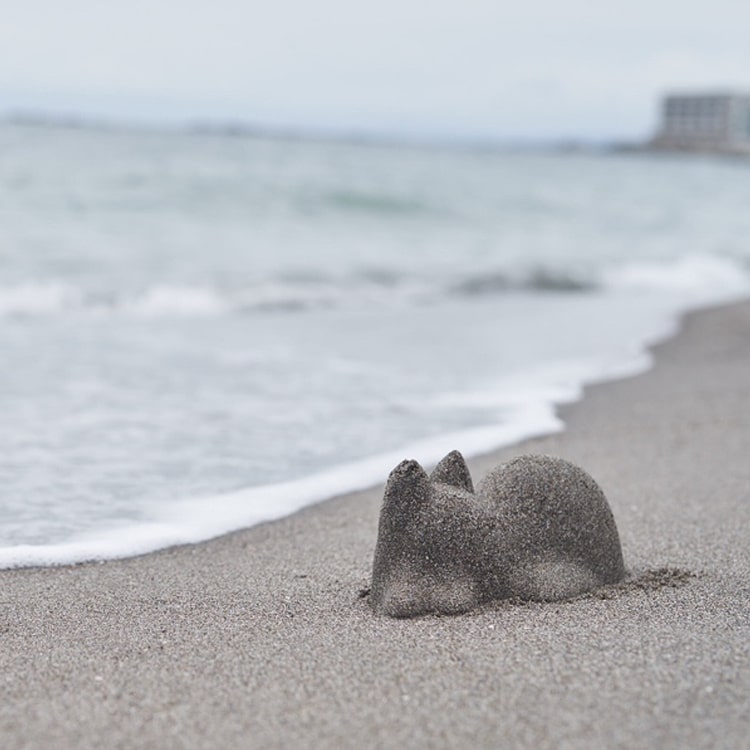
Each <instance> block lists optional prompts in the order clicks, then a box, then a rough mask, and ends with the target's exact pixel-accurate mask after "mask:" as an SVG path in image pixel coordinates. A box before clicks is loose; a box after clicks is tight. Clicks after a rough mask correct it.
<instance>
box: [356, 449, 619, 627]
mask: <svg viewBox="0 0 750 750" xmlns="http://www.w3.org/2000/svg"><path fill="white" fill-rule="evenodd" d="M624 575H625V567H624V564H623V558H622V550H621V548H620V539H619V536H618V533H617V527H616V525H615V521H614V517H613V516H612V511H611V510H610V507H609V504H608V502H607V499H606V498H605V496H604V493H603V492H602V490H601V489H600V488H599V486H598V485H597V484H596V482H595V481H594V480H593V479H592V478H591V477H590V476H589V475H588V474H587V473H586V472H585V471H584V470H583V469H581V468H579V467H578V466H575V465H574V464H572V463H570V462H568V461H565V460H563V459H561V458H553V457H550V456H521V457H519V458H516V459H513V460H511V461H509V462H508V463H506V464H503V465H501V466H499V467H497V468H496V469H494V470H492V471H491V472H490V473H489V474H488V475H487V476H486V477H485V478H484V479H483V480H482V481H481V482H480V484H479V485H478V486H477V489H476V491H474V487H473V484H472V480H471V476H470V474H469V470H468V468H467V466H466V463H465V462H464V460H463V457H462V456H461V454H460V453H459V452H458V451H453V452H452V453H449V454H448V455H447V456H446V457H445V458H444V459H443V460H442V461H441V462H440V463H439V464H438V465H437V466H436V467H435V469H434V471H433V472H432V474H430V475H429V476H428V475H427V473H426V472H425V471H424V469H423V468H422V467H421V466H420V465H419V464H418V463H417V462H416V461H403V462H401V463H400V464H399V465H398V466H397V467H396V468H395V469H394V470H393V471H392V472H391V474H390V477H389V478H388V483H387V485H386V490H385V497H384V499H383V507H382V510H381V513H380V524H379V529H378V540H377V545H376V548H375V559H374V562H373V571H372V587H371V590H370V602H371V606H372V607H373V609H374V610H375V611H376V612H378V613H381V614H385V615H390V616H392V617H412V616H416V615H422V614H427V613H442V614H456V613H460V612H466V611H468V610H470V609H473V608H475V607H477V606H478V605H480V604H482V603H483V602H487V601H490V600H493V599H506V598H519V599H526V600H539V601H554V600H559V599H567V598H570V597H573V596H577V595H578V594H581V593H584V592H586V591H589V590H591V589H594V588H597V587H599V586H602V585H604V584H608V583H614V582H616V581H619V580H620V579H622V578H623V577H624Z"/></svg>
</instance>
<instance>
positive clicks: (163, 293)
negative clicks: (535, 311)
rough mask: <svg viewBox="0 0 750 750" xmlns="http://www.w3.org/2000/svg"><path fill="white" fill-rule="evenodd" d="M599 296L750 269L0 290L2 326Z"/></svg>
mask: <svg viewBox="0 0 750 750" xmlns="http://www.w3.org/2000/svg"><path fill="white" fill-rule="evenodd" d="M597 290H598V291H602V290H603V291H605V292H611V291H639V290H642V291H648V292H654V291H659V290H663V291H664V292H677V293H685V294H690V295H695V296H696V297H697V298H698V299H699V300H700V299H701V298H702V296H703V295H704V294H705V295H708V296H712V297H713V296H717V295H718V296H719V297H724V296H733V295H736V294H744V293H747V292H748V291H750V268H749V267H748V266H747V264H745V263H742V262H741V261H739V260H735V259H732V258H723V257H717V256H707V255H706V256H701V255H695V256H686V257H682V258H679V259H677V260H664V261H648V262H643V261H634V262H632V263H625V264H620V265H616V266H613V267H610V268H606V269H604V270H603V271H600V272H599V273H594V272H591V271H588V272H586V271H581V272H573V271H569V270H567V269H555V268H550V267H533V268H530V269H526V270H517V269H514V270H499V271H487V272H484V273H475V274H466V275H464V276H463V277H461V276H458V278H453V279H451V280H446V279H442V278H429V277H425V278H419V277H416V276H414V275H408V274H406V275H405V274H402V273H400V272H398V271H397V270H395V269H367V270H363V271H361V272H358V273H355V274H352V275H349V276H344V277H338V278H334V277H323V276H316V277H310V276H305V275H304V274H299V275H290V274H287V275H285V276H283V277H279V278H276V279H271V280H268V281H265V282H262V283H258V284H255V285H253V286H248V287H244V288H221V287H214V286H209V285H182V284H167V283H163V284H154V285H152V286H150V287H148V288H146V289H144V290H143V291H141V292H138V293H129V294H123V293H120V295H119V296H118V295H116V294H114V293H109V292H105V291H102V290H95V291H87V290H84V289H82V288H77V287H74V286H72V285H70V284H67V283H64V282H61V281H56V280H52V281H45V282H39V283H31V282H29V283H23V284H18V285H16V286H4V287H0V318H8V317H47V316H55V315H60V314H66V313H90V314H101V315H117V316H123V317H131V318H185V317H198V318H205V317H221V316H226V315H233V314H247V313H253V312H262V311H271V310H281V311H301V310H302V311H303V310H309V309H314V308H325V307H336V308H338V307H346V306H361V305H368V304H371V305H372V304H377V305H382V304H391V303H395V304H404V303H407V304H425V303H430V302H434V301H437V300H440V299H444V298H445V297H451V296H459V297H464V298H465V297H486V296H494V295H502V294H508V293H518V292H533V293H539V294H545V293H549V294H559V293H568V294H584V293H590V292H592V291H597Z"/></svg>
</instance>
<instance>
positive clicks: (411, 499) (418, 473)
mask: <svg viewBox="0 0 750 750" xmlns="http://www.w3.org/2000/svg"><path fill="white" fill-rule="evenodd" d="M429 501H430V480H429V478H428V476H427V472H426V471H425V470H424V469H423V468H422V467H421V466H420V465H419V463H418V462H417V461H402V462H401V463H400V464H399V465H398V466H397V467H396V468H395V469H394V470H393V471H392V472H391V474H390V476H389V477H388V483H387V484H386V486H385V496H384V497H383V509H382V512H381V520H383V521H385V522H386V525H387V526H391V527H393V526H395V527H403V526H405V525H406V524H407V523H408V522H409V521H410V520H411V519H413V518H414V516H416V515H417V514H418V513H419V511H420V510H421V509H422V508H423V507H425V506H426V505H427V503H429Z"/></svg>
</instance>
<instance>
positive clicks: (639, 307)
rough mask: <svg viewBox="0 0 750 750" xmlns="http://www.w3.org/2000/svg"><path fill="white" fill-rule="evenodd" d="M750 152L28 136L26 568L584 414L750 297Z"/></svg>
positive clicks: (20, 177) (17, 484) (377, 475)
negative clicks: (559, 409) (656, 355)
mask: <svg viewBox="0 0 750 750" xmlns="http://www.w3.org/2000/svg"><path fill="white" fill-rule="evenodd" d="M748 206H750V162H742V161H739V162H735V161H729V160H724V161H722V160H717V159H708V158H695V157H693V158H686V157H658V158H657V157H653V156H651V157H646V156H637V155H615V154H598V155H597V154H588V155H587V154H558V153H510V152H503V151H500V150H488V149H469V148H467V149H457V148H453V149H451V148H445V149H440V148H435V147H430V148H427V147H421V148H420V147H406V146H395V145H373V144H351V143H335V142H312V141H302V140H299V141H294V140H283V139H277V140H274V139H264V138H257V137H247V136H245V137H236V136H228V135H221V134H205V133H203V134H201V133H189V132H184V133H159V132H132V131H131V132H129V131H127V130H95V129H74V128H71V129H65V128H55V127H30V126H20V125H10V124H6V125H1V126H0V356H1V357H2V367H1V368H0V566H4V567H8V566H23V565H39V564H42V565H44V564H55V563H63V562H72V561H81V560H88V559H107V558H113V557H119V556H127V555H132V554H136V553H140V552H145V551H148V550H153V549H157V548H159V547H164V546H168V545H171V544H175V543H181V542H188V541H197V540H200V539H205V538H208V537H211V536H214V535H217V534H220V533H223V532H226V531H230V530H233V529H236V528H241V527H244V526H248V525H251V524H253V523H257V522H260V521H263V520H268V519H272V518H277V517H279V516H282V515H284V514H287V513H290V512H292V511H294V510H296V509H297V508H299V507H301V506H302V505H305V504H307V503H311V502H315V501H319V500H321V499H324V498H326V497H329V496H331V495H333V494H336V493H340V492H344V491H347V490H351V489H355V488H359V487H365V486H368V485H371V484H374V483H376V482H381V481H383V480H384V479H385V478H386V476H387V474H388V471H389V470H390V469H391V468H392V467H393V466H394V465H395V464H396V463H397V462H398V461H400V460H401V459H402V458H405V457H413V458H417V459H418V460H420V461H422V462H424V463H430V462H432V461H435V460H437V459H438V458H440V457H441V456H442V455H443V454H444V453H446V452H447V451H449V450H451V449H453V448H458V449H460V450H462V451H463V452H464V453H466V454H469V455H471V454H475V453H478V452H481V451H485V450H489V449H491V448H493V447H496V446H499V445H502V444H506V443H509V442H512V441H515V440H518V439H520V438H523V437H525V436H530V435H535V434H541V433H544V432H549V431H554V430H559V429H563V428H564V425H562V424H561V423H560V421H559V420H558V418H557V417H556V416H555V409H554V405H555V404H557V403H561V402H565V401H570V400H574V399H576V398H578V397H579V396H580V393H581V389H582V387H583V385H584V384H586V383H590V382H594V381H597V380H601V379H605V378H610V377H615V376H618V375H623V374H626V373H632V372H637V371H640V370H643V369H645V368H647V367H648V366H649V362H650V359H649V355H648V353H647V351H646V347H647V345H648V344H649V343H652V342H654V341H655V340H657V339H659V338H662V337H664V336H666V335H668V334H670V333H671V332H673V331H674V329H675V326H676V323H677V320H678V316H679V314H680V313H682V312H684V311H685V310H688V309H691V308H695V307H699V306H702V305H706V304H711V303H715V302H722V301H727V300H731V299H736V298H741V297H744V296H747V295H748V294H750V240H749V239H748V238H750V210H748Z"/></svg>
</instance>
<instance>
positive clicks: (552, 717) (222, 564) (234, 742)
mask: <svg viewBox="0 0 750 750" xmlns="http://www.w3.org/2000/svg"><path fill="white" fill-rule="evenodd" d="M656 362H657V364H656V367H655V369H653V370H652V371H650V372H649V373H647V374H646V375H643V376H639V377H636V378H631V379H628V380H623V381H619V382H615V383H610V384H605V385H600V386H596V387H593V388H590V389H588V390H587V392H586V396H585V398H584V400H583V401H582V402H581V403H579V404H575V405H572V406H569V407H565V408H564V409H563V410H562V414H563V417H564V419H565V421H566V424H567V425H568V429H567V431H566V432H565V433H563V434H561V435H556V436H552V437H547V438H542V439H538V440H533V441H529V442H527V443H525V444H523V445H521V446H516V447H514V448H512V449H508V450H504V451H500V452H498V453H496V454H493V455H491V456H488V457H485V458H482V459H478V460H475V461H471V462H469V463H470V467H471V470H472V473H473V475H474V476H475V477H476V478H479V477H480V476H481V475H482V474H483V473H484V472H485V471H486V470H487V468H489V467H490V466H491V465H494V464H495V463H496V462H498V461H500V460H503V459H506V458H508V457H509V456H512V455H516V454H518V453H521V452H531V451H533V452H542V453H551V454H557V455H560V456H563V457H565V458H568V459H570V460H572V461H574V462H576V463H579V464H580V465H582V466H583V467H585V468H586V469H587V470H588V471H589V472H590V473H591V474H592V475H593V476H594V477H595V478H596V480H597V481H598V482H599V484H600V485H601V486H602V488H603V489H604V491H605V492H606V494H607V496H608V498H609V501H610V504H611V505H612V509H613V511H614V514H615V518H616V519H617V523H618V526H619V530H620V535H621V538H622V543H623V551H624V554H625V562H626V565H627V567H628V568H629V570H630V571H631V572H632V574H633V575H634V576H635V582H631V583H629V584H628V585H625V586H621V587H619V588H614V589H611V590H605V591H603V592H602V593H601V596H596V595H594V596H589V597H585V598H582V599H579V600H576V601H572V602H565V603H555V604H527V605H519V604H512V603H508V602H505V603H500V604H495V605H491V606H487V607H485V608H484V609H481V610H478V611H475V612H473V613H470V614H468V615H461V616H457V617H427V618H423V619H417V620H391V619H388V618H384V617H376V616H375V615H373V614H372V612H371V611H370V609H369V607H368V605H367V602H366V599H361V598H359V597H358V592H359V590H360V589H362V588H364V587H366V586H367V585H368V579H369V573H370V565H371V561H372V552H373V548H374V544H375V535H376V528H377V517H378V510H379V505H380V501H381V496H382V494H381V493H382V488H377V489H375V490H372V491H369V492H362V493H357V494H354V495H351V496H347V497H342V498H338V499H335V500H332V501H329V502H327V503H323V504H321V505H319V506H317V507H314V508H309V509H307V510H305V511H303V512H301V513H298V514H296V515H294V516H292V517H290V518H287V519H284V520H281V521H278V522H275V523H271V524H266V525H263V526H259V527H256V528H253V529H249V530H247V531H243V532H239V533H236V534H232V535H229V536H226V537H223V538H221V539H218V540H215V541H212V542H208V543H205V544H200V545H196V546H190V547H181V548H177V549H172V550H168V551H165V552H161V553H157V554H153V555H148V556H144V557H141V558H136V559H132V560H126V561H120V562H110V563H105V564H90V565H82V566H75V567H65V568H58V569H46V570H21V571H2V572H0V746H1V747H2V748H3V749H4V750H11V749H15V748H50V749H52V748H55V749H57V748H61V749H62V748H98V749H101V748H105V749H106V748H160V749H166V748H180V747H185V748H237V747H253V748H254V747H258V748H267V747H268V748H270V747H285V748H286V747H292V748H294V747H306V748H307V747H310V748H327V747H356V748H370V747H372V748H376V747H377V748H387V747H399V748H407V747H408V748H411V747H431V748H437V747H462V748H463V747H467V748H475V747H487V748H490V747H491V748H511V747H526V748H548V747H549V748H580V747H587V748H588V747H590V748H604V747H606V748H614V747H622V748H748V747H750V551H749V547H748V532H749V531H750V304H740V305H735V306H731V307H726V308H723V309H718V310H712V311H705V312H702V313H699V314H696V315H691V316H689V317H688V318H687V319H686V321H685V324H684V330H683V332H682V333H681V334H680V335H679V336H678V337H676V338H675V339H674V340H672V341H670V342H668V343H666V344H665V345H662V346H660V347H659V348H658V349H657V351H656ZM456 447H457V448H459V449H460V448H461V446H460V445H459V446H456ZM384 480H385V477H384ZM662 568H673V569H679V570H681V571H685V572H683V573H679V572H676V573H672V574H669V573H668V574H664V573H655V572H654V571H659V570H660V569H662Z"/></svg>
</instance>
